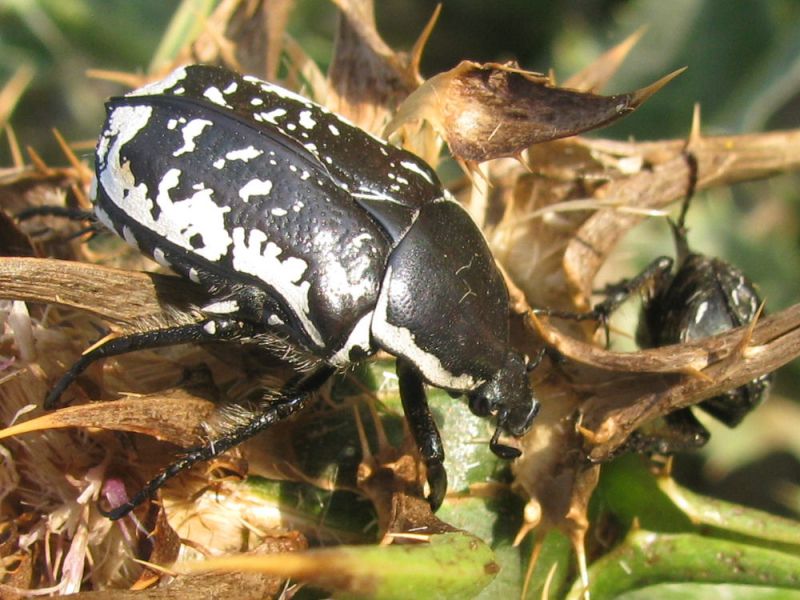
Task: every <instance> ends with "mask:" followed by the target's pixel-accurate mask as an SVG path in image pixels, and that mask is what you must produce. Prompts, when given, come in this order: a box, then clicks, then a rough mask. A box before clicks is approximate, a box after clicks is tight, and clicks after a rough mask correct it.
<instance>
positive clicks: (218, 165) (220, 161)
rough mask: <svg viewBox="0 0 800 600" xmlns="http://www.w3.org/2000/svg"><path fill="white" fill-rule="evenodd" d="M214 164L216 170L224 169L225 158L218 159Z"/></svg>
mask: <svg viewBox="0 0 800 600" xmlns="http://www.w3.org/2000/svg"><path fill="white" fill-rule="evenodd" d="M212 164H213V165H214V168H216V169H221V168H222V167H224V166H225V159H224V158H218V159H217V160H215V161H214V162H213V163H212Z"/></svg>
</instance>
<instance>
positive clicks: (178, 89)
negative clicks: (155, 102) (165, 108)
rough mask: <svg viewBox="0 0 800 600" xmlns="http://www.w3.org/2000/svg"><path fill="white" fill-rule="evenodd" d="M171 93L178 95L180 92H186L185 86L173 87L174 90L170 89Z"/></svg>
mask: <svg viewBox="0 0 800 600" xmlns="http://www.w3.org/2000/svg"><path fill="white" fill-rule="evenodd" d="M172 93H173V94H175V95H176V96H180V95H181V94H184V93H186V88H185V87H179V88H175V89H174V90H172Z"/></svg>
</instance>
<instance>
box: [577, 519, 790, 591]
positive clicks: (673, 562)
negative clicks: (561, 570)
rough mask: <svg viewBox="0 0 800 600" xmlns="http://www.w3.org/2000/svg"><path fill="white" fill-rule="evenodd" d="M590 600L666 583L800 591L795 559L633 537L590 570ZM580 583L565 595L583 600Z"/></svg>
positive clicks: (734, 545)
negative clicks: (716, 584)
mask: <svg viewBox="0 0 800 600" xmlns="http://www.w3.org/2000/svg"><path fill="white" fill-rule="evenodd" d="M589 581H590V582H591V584H590V593H591V597H592V600H603V599H605V598H617V597H619V595H620V594H622V593H624V592H626V591H629V590H635V589H639V588H643V587H646V586H650V585H655V584H659V583H665V582H695V583H737V584H746V585H756V586H766V587H773V588H789V589H800V557H797V556H793V555H791V554H787V553H784V552H780V551H778V550H771V549H768V548H763V547H760V546H752V545H748V544H743V543H740V542H735V541H730V540H721V539H715V538H710V537H705V536H701V535H697V534H693V533H684V534H658V533H654V532H650V531H635V532H633V533H631V534H630V535H629V536H628V538H627V539H626V540H625V542H624V543H622V544H621V545H620V546H618V547H617V548H616V549H615V550H613V551H612V552H610V553H609V554H606V555H605V556H604V557H602V558H601V559H599V560H597V561H596V562H595V563H594V564H593V565H592V566H591V568H590V569H589ZM582 595H583V590H582V586H581V584H580V582H576V583H575V585H573V587H572V589H571V590H570V592H569V594H568V595H567V598H568V599H575V600H578V599H580V598H582V597H583V596H582Z"/></svg>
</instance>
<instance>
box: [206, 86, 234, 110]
mask: <svg viewBox="0 0 800 600" xmlns="http://www.w3.org/2000/svg"><path fill="white" fill-rule="evenodd" d="M203 96H205V97H206V98H208V99H209V100H210V101H211V102H213V103H214V104H219V105H220V106H224V107H225V108H230V105H229V104H228V103H227V102H226V101H225V96H223V95H222V92H220V91H219V88H218V87H216V86H214V85H212V86H211V87H209V88H206V90H205V91H204V92H203Z"/></svg>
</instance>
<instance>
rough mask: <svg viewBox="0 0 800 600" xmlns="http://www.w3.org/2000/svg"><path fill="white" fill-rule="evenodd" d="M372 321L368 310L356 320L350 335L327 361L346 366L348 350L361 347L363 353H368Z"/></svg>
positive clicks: (348, 362) (370, 348) (348, 355)
mask: <svg viewBox="0 0 800 600" xmlns="http://www.w3.org/2000/svg"><path fill="white" fill-rule="evenodd" d="M371 322H372V313H371V312H368V313H367V314H366V315H364V316H363V317H361V318H360V319H359V320H358V323H356V324H355V326H354V327H353V329H352V331H350V335H348V336H347V340H346V341H345V343H344V345H343V346H342V347H341V348H340V349H339V350H338V351H337V352H336V354H334V355H333V356H331V357H330V359H329V362H330V363H331V364H332V365H334V366H335V367H346V366H347V365H349V364H350V362H351V361H350V351H351V350H355V349H356V348H361V349H362V350H363V351H364V352H365V353H367V354H369V353H370V351H371V350H372V345H371V344H370V331H369V330H370V324H371Z"/></svg>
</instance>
